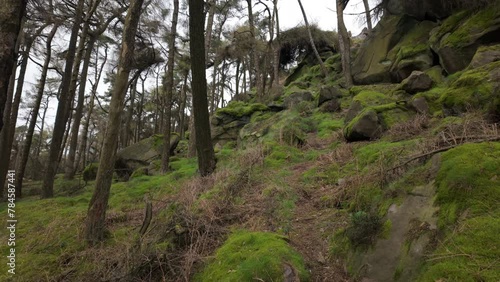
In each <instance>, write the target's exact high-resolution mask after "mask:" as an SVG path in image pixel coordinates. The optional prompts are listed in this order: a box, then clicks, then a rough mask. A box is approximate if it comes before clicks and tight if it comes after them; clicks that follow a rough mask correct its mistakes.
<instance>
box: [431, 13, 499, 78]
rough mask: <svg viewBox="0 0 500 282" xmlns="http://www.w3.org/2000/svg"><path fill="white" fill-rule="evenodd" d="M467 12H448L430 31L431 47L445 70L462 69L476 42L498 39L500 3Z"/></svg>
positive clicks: (479, 44)
mask: <svg viewBox="0 0 500 282" xmlns="http://www.w3.org/2000/svg"><path fill="white" fill-rule="evenodd" d="M470 13H471V12H469V11H464V12H461V13H457V14H455V15H453V16H450V17H449V18H447V19H446V20H445V21H444V22H443V23H442V24H441V25H440V26H439V27H437V28H435V29H434V30H433V31H432V33H431V38H430V43H431V47H432V49H433V50H434V52H436V53H437V54H438V55H439V61H440V64H441V66H442V67H443V68H444V69H445V70H446V72H447V73H448V74H452V73H455V72H457V71H461V70H463V69H465V68H466V67H467V66H468V65H469V64H470V63H471V61H472V58H473V57H474V55H475V54H476V51H477V50H478V48H479V46H481V45H489V44H494V43H499V42H500V3H497V4H493V5H492V6H491V7H488V8H486V9H484V10H481V11H479V12H477V13H475V14H473V15H470Z"/></svg>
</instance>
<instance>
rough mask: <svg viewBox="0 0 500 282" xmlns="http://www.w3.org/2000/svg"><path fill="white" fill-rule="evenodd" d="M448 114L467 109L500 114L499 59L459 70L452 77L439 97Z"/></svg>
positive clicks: (458, 112)
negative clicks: (459, 71) (480, 65)
mask: <svg viewBox="0 0 500 282" xmlns="http://www.w3.org/2000/svg"><path fill="white" fill-rule="evenodd" d="M439 102H440V103H441V104H442V106H443V109H444V112H445V113H446V114H448V115H456V114H461V113H463V112H465V111H467V110H471V109H475V110H481V111H483V112H484V113H488V114H492V115H499V114H500V61H498V62H494V63H490V64H487V65H485V66H482V67H479V68H475V69H471V70H468V71H464V72H461V73H459V74H457V75H456V76H455V77H454V80H453V81H452V83H451V85H450V86H449V87H448V88H445V89H444V90H443V91H442V93H441V96H440V98H439Z"/></svg>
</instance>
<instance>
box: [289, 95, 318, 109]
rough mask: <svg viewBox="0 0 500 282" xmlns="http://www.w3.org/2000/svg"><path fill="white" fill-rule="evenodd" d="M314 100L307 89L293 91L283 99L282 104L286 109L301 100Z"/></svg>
mask: <svg viewBox="0 0 500 282" xmlns="http://www.w3.org/2000/svg"><path fill="white" fill-rule="evenodd" d="M312 100H314V97H313V95H312V94H311V92H309V91H301V92H294V93H292V94H290V95H288V96H286V97H285V99H284V106H285V108H287V109H291V108H293V107H295V106H297V105H298V104H300V103H301V102H310V101H312Z"/></svg>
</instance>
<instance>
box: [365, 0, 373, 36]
mask: <svg viewBox="0 0 500 282" xmlns="http://www.w3.org/2000/svg"><path fill="white" fill-rule="evenodd" d="M363 5H364V6H365V14H366V26H367V27H368V31H372V28H373V27H372V16H371V14H370V4H368V0H363Z"/></svg>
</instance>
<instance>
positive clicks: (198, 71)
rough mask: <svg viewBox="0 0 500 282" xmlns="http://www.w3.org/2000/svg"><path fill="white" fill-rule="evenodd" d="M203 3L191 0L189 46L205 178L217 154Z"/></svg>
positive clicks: (198, 146) (198, 143)
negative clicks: (211, 128)
mask: <svg viewBox="0 0 500 282" xmlns="http://www.w3.org/2000/svg"><path fill="white" fill-rule="evenodd" d="M203 4H204V3H203V0H189V38H190V41H189V47H190V50H191V72H192V75H193V79H192V81H191V88H192V92H193V114H194V127H195V132H196V151H197V154H198V169H199V171H200V174H201V175H202V176H206V175H209V174H211V173H212V172H213V171H214V170H215V154H214V148H213V146H212V137H211V135H210V122H209V115H208V100H207V78H206V73H205V41H204V34H203V33H204V20H203V19H204V17H203V6H204V5H203Z"/></svg>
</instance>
